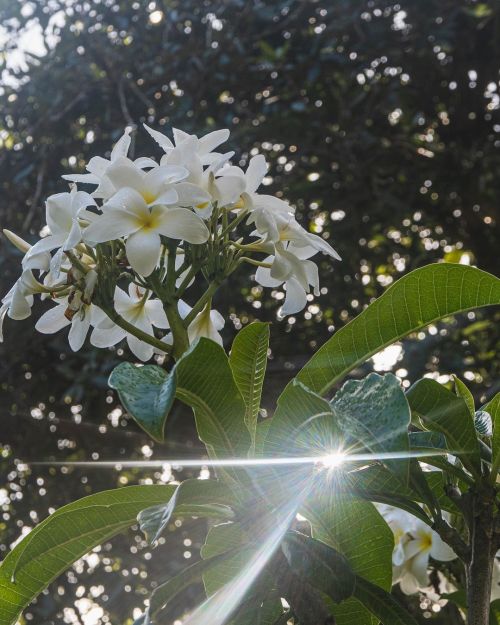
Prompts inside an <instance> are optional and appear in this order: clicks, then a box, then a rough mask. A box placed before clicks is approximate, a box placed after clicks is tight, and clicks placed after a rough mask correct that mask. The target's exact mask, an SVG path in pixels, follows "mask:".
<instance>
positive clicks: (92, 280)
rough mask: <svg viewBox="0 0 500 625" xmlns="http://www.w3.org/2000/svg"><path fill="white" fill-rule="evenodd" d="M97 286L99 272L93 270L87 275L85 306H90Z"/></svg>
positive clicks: (83, 297) (84, 292)
mask: <svg viewBox="0 0 500 625" xmlns="http://www.w3.org/2000/svg"><path fill="white" fill-rule="evenodd" d="M96 284H97V272H96V271H94V269H91V270H90V271H89V272H88V273H87V274H86V275H85V289H84V291H83V296H82V301H83V303H84V304H90V302H91V301H92V295H93V294H94V289H95V287H96Z"/></svg>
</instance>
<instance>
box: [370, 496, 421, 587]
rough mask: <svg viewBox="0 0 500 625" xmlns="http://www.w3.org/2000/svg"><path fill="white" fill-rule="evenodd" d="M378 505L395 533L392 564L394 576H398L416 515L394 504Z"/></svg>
mask: <svg viewBox="0 0 500 625" xmlns="http://www.w3.org/2000/svg"><path fill="white" fill-rule="evenodd" d="M376 507H377V510H378V511H379V512H380V514H381V515H382V516H383V517H384V519H385V521H386V523H387V525H388V526H389V527H390V528H391V530H392V533H393V534H394V549H393V551H392V564H393V567H394V571H395V574H394V578H396V577H397V576H398V574H399V571H400V567H401V566H402V565H403V564H404V562H405V559H406V555H405V550H404V547H405V544H406V543H407V542H408V541H409V540H410V533H411V531H412V530H413V528H414V527H415V521H416V517H414V516H413V515H412V514H410V513H409V512H405V511H404V510H400V509H399V508H395V507H394V506H388V505H386V504H376Z"/></svg>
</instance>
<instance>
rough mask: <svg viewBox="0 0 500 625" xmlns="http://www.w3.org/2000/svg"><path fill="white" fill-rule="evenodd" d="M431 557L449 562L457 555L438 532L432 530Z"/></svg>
mask: <svg viewBox="0 0 500 625" xmlns="http://www.w3.org/2000/svg"><path fill="white" fill-rule="evenodd" d="M431 557H432V558H434V560H439V561H440V562H449V561H450V560H454V559H455V558H456V557H457V554H456V553H455V552H454V551H453V549H452V548H451V547H449V546H448V545H447V544H446V543H445V542H443V540H441V537H440V536H439V534H437V533H436V532H434V531H433V532H432V547H431Z"/></svg>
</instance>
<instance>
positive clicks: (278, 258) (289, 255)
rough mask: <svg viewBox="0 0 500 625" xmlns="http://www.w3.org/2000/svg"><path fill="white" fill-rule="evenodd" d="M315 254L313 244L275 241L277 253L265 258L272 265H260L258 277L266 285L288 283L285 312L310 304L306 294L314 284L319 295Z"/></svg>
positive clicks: (294, 310)
mask: <svg viewBox="0 0 500 625" xmlns="http://www.w3.org/2000/svg"><path fill="white" fill-rule="evenodd" d="M314 254H316V250H314V249H313V248H306V247H303V248H294V247H293V246H292V245H288V246H287V247H285V246H284V245H282V244H280V243H278V244H276V248H275V253H274V255H272V256H268V257H267V258H265V259H264V261H263V262H265V263H267V264H270V265H271V268H268V267H259V268H258V269H257V272H256V274H255V280H256V282H258V283H259V284H261V285H262V286H264V287H270V288H276V287H279V286H281V285H282V284H285V288H286V297H285V301H284V303H283V306H282V307H281V310H280V314H281V315H282V316H287V315H293V314H295V313H297V312H299V311H300V310H302V309H303V308H304V307H305V306H306V304H307V294H308V293H309V291H310V287H311V286H312V287H313V290H314V294H315V295H316V296H318V295H319V275H318V267H317V266H316V265H315V263H313V262H312V261H311V260H308V259H309V258H310V257H311V256H313V255H314Z"/></svg>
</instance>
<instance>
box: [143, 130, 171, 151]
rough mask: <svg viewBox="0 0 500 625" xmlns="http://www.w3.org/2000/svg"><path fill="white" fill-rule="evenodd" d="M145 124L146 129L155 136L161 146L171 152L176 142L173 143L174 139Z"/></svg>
mask: <svg viewBox="0 0 500 625" xmlns="http://www.w3.org/2000/svg"><path fill="white" fill-rule="evenodd" d="M143 125H144V128H145V129H146V131H147V132H148V133H149V134H150V135H151V136H152V137H153V139H154V140H155V141H156V143H157V144H158V145H159V146H160V148H162V149H163V150H165V152H169V151H170V150H172V149H173V148H174V144H173V143H172V141H170V139H169V138H168V137H167V136H165V135H164V134H163V133H161V132H158V130H154V129H153V128H150V127H149V126H147V125H146V124H143Z"/></svg>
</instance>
